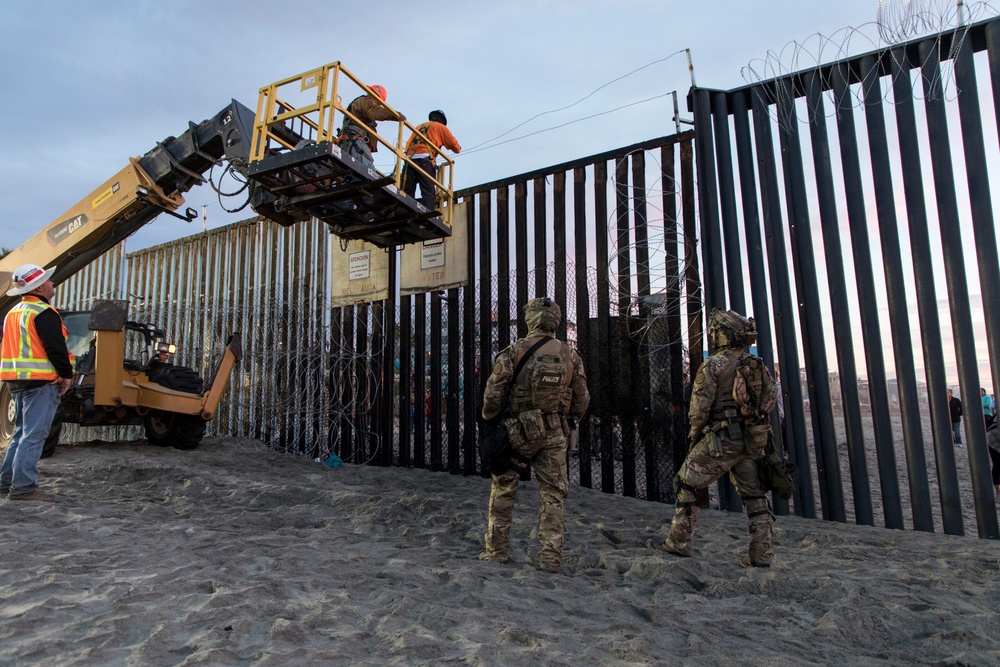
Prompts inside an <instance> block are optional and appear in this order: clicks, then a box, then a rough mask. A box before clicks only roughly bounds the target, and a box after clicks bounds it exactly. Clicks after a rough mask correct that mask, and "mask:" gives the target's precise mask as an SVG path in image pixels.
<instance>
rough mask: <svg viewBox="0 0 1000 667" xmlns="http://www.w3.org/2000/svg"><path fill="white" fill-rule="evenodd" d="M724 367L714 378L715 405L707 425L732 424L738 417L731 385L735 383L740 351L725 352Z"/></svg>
mask: <svg viewBox="0 0 1000 667" xmlns="http://www.w3.org/2000/svg"><path fill="white" fill-rule="evenodd" d="M722 354H724V355H726V361H727V362H728V363H727V364H726V366H725V367H724V368H723V369H722V372H721V373H719V374H718V375H717V376H716V378H715V403H714V404H713V405H712V411H711V412H710V413H709V415H708V423H709V425H712V424H715V423H718V422H726V423H734V422H735V421H736V420H737V419H738V418H739V416H740V409H739V406H738V405H737V404H736V400H735V399H733V384H734V383H735V381H736V367H737V366H738V365H739V355H740V354H742V352H741V351H740V350H735V349H734V350H726V351H724V352H723V353H722Z"/></svg>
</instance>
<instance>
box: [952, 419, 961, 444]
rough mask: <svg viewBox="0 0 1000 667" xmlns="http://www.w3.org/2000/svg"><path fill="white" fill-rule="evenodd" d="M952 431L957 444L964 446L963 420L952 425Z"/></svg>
mask: <svg viewBox="0 0 1000 667" xmlns="http://www.w3.org/2000/svg"><path fill="white" fill-rule="evenodd" d="M951 431H952V433H954V434H955V444H956V445H961V444H962V422H961V420H959V421H957V422H952V423H951Z"/></svg>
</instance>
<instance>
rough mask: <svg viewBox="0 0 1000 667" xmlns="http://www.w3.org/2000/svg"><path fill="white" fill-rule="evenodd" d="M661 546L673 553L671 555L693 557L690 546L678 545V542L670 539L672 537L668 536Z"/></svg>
mask: <svg viewBox="0 0 1000 667" xmlns="http://www.w3.org/2000/svg"><path fill="white" fill-rule="evenodd" d="M660 548H661V549H663V550H664V551H666V552H667V553H668V554H671V555H674V556H680V557H681V558H690V557H691V549H690V548H687V549H685V548H683V547H681V546H678V545H677V544H675V543H674V542H673V540H671V539H670V537H667V539H666V540H664V542H663V546H662V547H660Z"/></svg>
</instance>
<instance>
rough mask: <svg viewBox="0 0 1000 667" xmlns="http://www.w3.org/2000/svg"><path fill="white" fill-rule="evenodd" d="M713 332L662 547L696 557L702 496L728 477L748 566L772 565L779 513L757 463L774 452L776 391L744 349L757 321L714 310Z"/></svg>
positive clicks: (693, 392) (710, 327) (710, 324)
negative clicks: (739, 507) (746, 527)
mask: <svg viewBox="0 0 1000 667" xmlns="http://www.w3.org/2000/svg"><path fill="white" fill-rule="evenodd" d="M708 332H709V337H710V339H711V343H712V349H713V354H712V356H710V357H709V358H708V359H707V360H706V361H705V363H704V364H702V366H701V368H700V369H699V370H698V374H697V376H696V377H695V380H694V385H693V387H692V390H691V410H690V414H689V419H690V423H691V431H690V433H689V440H690V446H691V449H690V450H689V452H688V455H687V458H686V459H685V460H684V464H683V465H682V466H681V469H680V472H679V473H678V474H677V476H676V477H675V478H674V488H675V490H676V491H677V502H676V506H675V512H674V520H673V522H672V523H671V524H670V534H669V535H668V536H667V539H666V542H664V544H663V548H664V549H665V550H666V551H668V552H670V553H672V554H675V555H677V556H690V555H691V551H692V549H693V548H694V526H695V522H696V521H697V519H698V504H697V502H696V501H695V493H696V492H697V491H698V490H699V489H704V488H706V487H707V486H708V485H710V484H711V483H712V482H714V481H716V480H717V479H719V478H720V477H721V476H722V475H724V474H725V473H726V472H729V474H730V478H731V479H732V481H733V484H735V485H736V490H737V492H738V493H739V494H740V498H741V499H742V500H743V504H744V505H745V506H746V510H747V517H748V520H749V524H750V549H749V553H748V554H747V555H746V556H744V557H743V559H742V563H743V565H744V566H746V567H770V565H771V561H772V560H774V547H773V542H774V516H773V515H772V514H771V510H770V506H769V505H768V502H767V497H766V495H765V494H766V490H765V489H764V486H763V484H762V482H761V479H760V474H759V472H758V468H757V460H758V459H759V458H760V457H761V455H762V454H763V453H764V449H765V448H766V447H767V437H768V434H769V433H770V428H771V427H770V421H769V413H770V412H771V410H772V409H773V408H774V404H775V400H776V398H777V391H776V389H775V386H774V381H773V380H772V379H771V376H770V374H769V373H768V371H767V369H766V368H765V367H764V364H763V362H762V361H761V360H760V358H759V357H755V356H753V355H752V354H750V353H748V352H746V351H745V349H744V348H746V347H747V346H748V345H750V344H751V343H752V342H753V341H754V340H756V335H757V332H756V329H755V327H754V324H753V320H747V319H746V318H744V317H743V316H742V315H740V314H739V313H736V312H733V311H731V310H720V309H718V308H713V309H712V312H711V314H710V315H709V318H708Z"/></svg>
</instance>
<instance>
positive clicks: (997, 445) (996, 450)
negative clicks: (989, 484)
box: [986, 419, 1000, 496]
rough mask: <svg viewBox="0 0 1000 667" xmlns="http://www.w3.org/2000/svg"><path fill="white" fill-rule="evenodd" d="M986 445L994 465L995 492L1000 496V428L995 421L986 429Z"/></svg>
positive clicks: (991, 471)
mask: <svg viewBox="0 0 1000 667" xmlns="http://www.w3.org/2000/svg"><path fill="white" fill-rule="evenodd" d="M986 444H987V446H988V447H989V453H990V462H991V463H992V464H993V466H992V469H991V470H990V473H991V474H992V475H993V492H994V493H995V494H996V495H998V496H1000V426H998V425H997V420H995V419H994V420H992V421H991V422H990V423H989V424H988V425H987V427H986Z"/></svg>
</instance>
